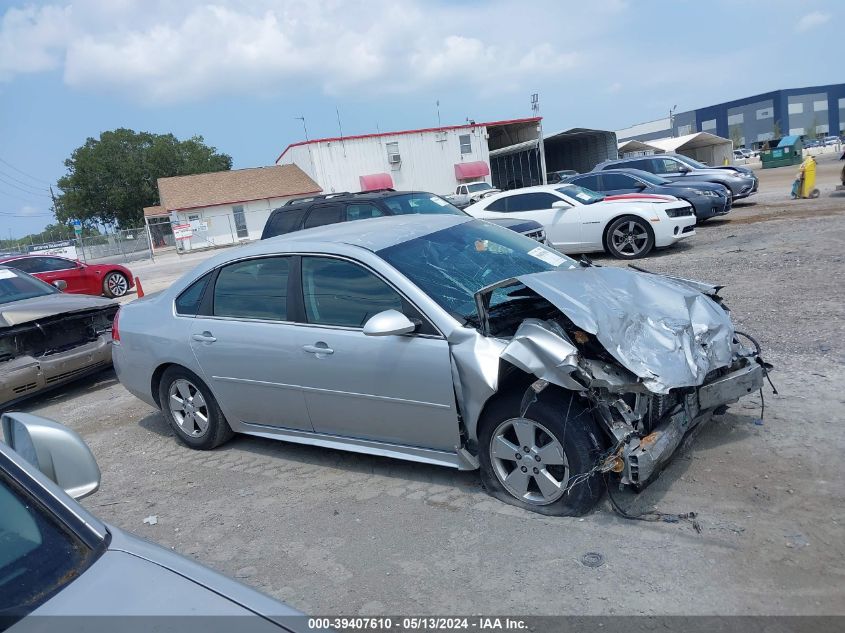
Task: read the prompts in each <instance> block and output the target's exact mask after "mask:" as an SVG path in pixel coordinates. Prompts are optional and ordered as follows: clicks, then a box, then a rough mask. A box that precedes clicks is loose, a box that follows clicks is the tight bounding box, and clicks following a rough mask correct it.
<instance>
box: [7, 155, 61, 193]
mask: <svg viewBox="0 0 845 633" xmlns="http://www.w3.org/2000/svg"><path fill="white" fill-rule="evenodd" d="M0 163H3V164H4V165H6V166H8V167H11V168H12V169H14V170H15V171H16V172H18V173H19V174H21V175H23V176H26V177H27V178H31V179H32V180H34V181H36V182H40V183H41V184H44V185H47V186H49V185H50V184H51V183H49V182H47V181H46V180H42V179H41V178H36V177H35V176H33V175H32V174H28V173H26V172H25V171H23V170H22V169H18V168H17V167H15V166H14V165H13V164H12V163H10V162H8V161H5V160H3V159H2V158H0Z"/></svg>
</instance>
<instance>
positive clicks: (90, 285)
mask: <svg viewBox="0 0 845 633" xmlns="http://www.w3.org/2000/svg"><path fill="white" fill-rule="evenodd" d="M0 264H2V265H4V266H10V267H11V268H17V269H18V270H22V271H23V272H25V273H29V274H30V275H32V276H33V277H38V278H39V279H41V280H42V281H46V282H47V283H48V284H53V285H56V282H57V281H64V282H65V284H67V287H66V288H63V290H64V291H65V292H70V293H73V294H82V295H106V296H107V297H122V296H123V295H125V294H126V293H127V292H129V290H130V289H132V287H134V285H135V283H134V282H133V281H132V273H131V272H129V269H128V268H125V267H124V266H120V265H119V264H83V263H82V262H80V261H78V260H74V259H67V258H65V257H57V256H56V255H21V256H19V257H9V256H6V257H3V258H0Z"/></svg>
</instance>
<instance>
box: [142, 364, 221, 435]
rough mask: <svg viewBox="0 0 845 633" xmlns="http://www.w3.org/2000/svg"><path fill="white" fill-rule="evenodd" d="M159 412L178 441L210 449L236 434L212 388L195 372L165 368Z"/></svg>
mask: <svg viewBox="0 0 845 633" xmlns="http://www.w3.org/2000/svg"><path fill="white" fill-rule="evenodd" d="M158 397H159V402H160V403H161V412H162V414H163V415H164V417H165V419H166V420H167V422H168V424H170V428H172V429H173V432H174V433H176V437H177V438H178V439H179V441H180V442H182V443H183V444H185V445H186V446H189V447H190V448H195V449H197V450H211V449H212V448H217V447H218V446H220V445H221V444H223V443H225V442H228V441H229V440H230V439H232V437H233V436H234V435H235V433H234V431H232V428H231V427H230V426H229V423H228V422H227V421H226V417H225V416H224V415H223V412H222V411H221V410H220V406H219V405H218V404H217V400H216V399H215V398H214V395H213V394H212V393H211V390H210V389H209V388H208V387H207V386H206V384H205V383H204V382H203V381H202V380H201V379H200V377H199V376H197V375H196V374H195V373H194V372H192V371H189V370H187V369H185V368H184V367H179V366H175V365H174V366H173V367H168V368H167V369H166V370H165V372H164V374H163V375H162V377H161V382H159V386H158Z"/></svg>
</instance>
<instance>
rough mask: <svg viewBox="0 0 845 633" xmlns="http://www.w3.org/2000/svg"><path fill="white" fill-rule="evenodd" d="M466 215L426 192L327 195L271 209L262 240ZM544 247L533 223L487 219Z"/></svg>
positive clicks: (540, 232) (539, 227) (543, 237)
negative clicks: (367, 223)
mask: <svg viewBox="0 0 845 633" xmlns="http://www.w3.org/2000/svg"><path fill="white" fill-rule="evenodd" d="M415 213H419V214H432V215H442V214H449V215H463V216H465V215H467V214H466V213H464V212H463V211H461V210H460V209H458V208H457V207H455V206H453V205H452V204H450V203H449V202H447V201H446V200H445V199H443V198H441V197H440V196H438V195H436V194H433V193H427V192H425V191H393V190H392V189H388V190H381V191H368V192H362V193H347V192H344V193H329V194H324V195H319V196H310V197H307V198H297V199H295V200H288V201H287V202H286V203H285V204H284V205H282V206H281V207H279V208H278V209H274V210H273V212H272V213H271V214H270V217H269V218H267V223H266V224H265V225H264V232H263V233H262V234H261V239H262V240H265V239H267V238H268V237H276V236H277V235H286V234H287V233H293V232H294V231H300V230H302V229H311V228H314V227H315V226H323V225H324V224H336V223H338V222H350V221H353V220H366V219H367V218H378V217H381V216H383V215H409V214H415ZM489 221H490V222H492V223H493V224H498V225H499V226H503V227H505V228H507V229H510V230H512V231H516V232H517V233H522V234H523V235H525V236H527V237H530V238H531V239H534V240H537V241H538V242H541V243H543V244H545V243H546V232H545V231H544V230H543V225H542V224H540V223H538V222H534V221H533V220H522V219H513V220H508V219H504V220H489Z"/></svg>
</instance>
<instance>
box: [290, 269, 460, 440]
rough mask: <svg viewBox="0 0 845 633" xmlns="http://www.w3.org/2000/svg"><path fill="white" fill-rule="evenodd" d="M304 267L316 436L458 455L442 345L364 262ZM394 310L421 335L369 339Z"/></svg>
mask: <svg viewBox="0 0 845 633" xmlns="http://www.w3.org/2000/svg"><path fill="white" fill-rule="evenodd" d="M301 261H302V266H301V292H302V302H303V310H302V312H303V316H304V318H303V319H302V322H301V323H299V324H298V328H297V329H298V336H297V338H298V340H299V342H300V352H299V353H300V361H299V362H298V370H299V371H298V375H299V377H298V381H299V384H300V385H301V387H302V389H303V391H304V393H305V400H306V405H307V407H308V412H309V414H310V417H311V423H312V425H313V427H314V431H316V432H318V433H325V434H329V435H335V436H343V437H349V438H360V439H365V440H374V441H379V442H389V443H391V444H401V445H405V446H416V447H423V448H429V449H435V450H439V451H448V452H454V451H455V447H456V446H457V445H458V443H459V436H458V418H457V411H456V406H455V395H454V385H453V383H452V372H451V364H450V357H449V347H448V344H447V343H446V340H445V339H444V338H443V336H442V335H441V334H440V333H439V332H438V331H437V330H436V329H435V328H434V326H432V325H431V324H430V323H429V322H428V320H427V319H426V318H425V317H424V316H423V315H422V314H421V313H420V312H419V311H418V310H417V309H416V308H415V307H414V306H413V305H411V304H410V302H409V301H408V300H407V299H405V298H404V297H403V296H402V295H401V294H400V293H399V292H398V291H397V290H395V289H394V288H393V287H392V286H391V285H390V284H388V283H387V282H386V281H385V280H384V279H383V278H381V277H380V276H379V275H377V274H376V273H375V272H374V271H372V270H371V269H369V268H367V267H365V266H363V265H362V264H360V263H359V262H356V261H353V260H350V259H346V258H341V257H333V256H303V257H302V260H301ZM389 309H394V310H399V311H400V312H403V313H404V314H405V315H406V316H407V317H408V318H410V319H411V320H412V321H418V322H419V323H420V326H419V327H418V328H417V330H416V331H415V332H414V333H411V334H405V335H392V336H367V335H365V334H364V332H363V327H364V323H366V321H367V320H368V319H369V318H370V317H372V316H374V315H375V314H378V313H379V312H382V311H384V310H389Z"/></svg>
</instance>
